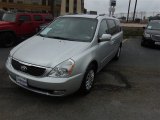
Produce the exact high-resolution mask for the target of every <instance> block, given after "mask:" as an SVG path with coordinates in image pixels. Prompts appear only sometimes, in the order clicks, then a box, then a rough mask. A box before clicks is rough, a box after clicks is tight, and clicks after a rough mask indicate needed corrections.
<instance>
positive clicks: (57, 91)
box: [53, 90, 65, 95]
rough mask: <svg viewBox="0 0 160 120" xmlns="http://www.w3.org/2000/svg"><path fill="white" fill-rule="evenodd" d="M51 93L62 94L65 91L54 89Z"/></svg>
mask: <svg viewBox="0 0 160 120" xmlns="http://www.w3.org/2000/svg"><path fill="white" fill-rule="evenodd" d="M53 93H54V94H55V95H63V94H64V93H65V90H55V91H54V92H53Z"/></svg>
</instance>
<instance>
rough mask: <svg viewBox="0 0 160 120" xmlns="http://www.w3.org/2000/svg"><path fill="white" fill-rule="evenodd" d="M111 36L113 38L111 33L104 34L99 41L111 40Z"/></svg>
mask: <svg viewBox="0 0 160 120" xmlns="http://www.w3.org/2000/svg"><path fill="white" fill-rule="evenodd" d="M111 38H112V36H111V34H103V35H102V36H101V37H100V38H99V42H104V41H110V40H111Z"/></svg>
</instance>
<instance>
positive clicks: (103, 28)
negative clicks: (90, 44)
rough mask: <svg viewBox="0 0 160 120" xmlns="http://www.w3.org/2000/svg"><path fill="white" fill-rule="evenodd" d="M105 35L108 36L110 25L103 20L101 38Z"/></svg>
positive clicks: (100, 29) (100, 31) (100, 30)
mask: <svg viewBox="0 0 160 120" xmlns="http://www.w3.org/2000/svg"><path fill="white" fill-rule="evenodd" d="M103 34H108V25H107V22H106V20H102V22H101V25H100V28H99V36H100V37H101V36H102V35H103Z"/></svg>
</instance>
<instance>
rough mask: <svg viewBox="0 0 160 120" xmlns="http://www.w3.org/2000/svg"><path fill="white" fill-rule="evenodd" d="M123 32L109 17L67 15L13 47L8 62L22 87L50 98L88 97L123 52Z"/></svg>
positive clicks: (11, 73)
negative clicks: (99, 77)
mask: <svg viewBox="0 0 160 120" xmlns="http://www.w3.org/2000/svg"><path fill="white" fill-rule="evenodd" d="M122 40H123V31H122V29H121V26H120V22H119V20H118V19H116V18H112V17H107V16H106V15H65V16H61V17H59V18H57V19H55V20H54V21H53V22H52V23H51V24H50V25H48V26H47V27H46V28H45V29H44V30H42V31H41V32H39V33H38V34H37V35H34V36H33V37H31V38H29V39H28V40H26V41H24V42H23V43H21V44H19V45H18V46H16V47H15V48H13V49H12V50H11V52H10V54H9V57H8V60H7V62H6V68H7V71H8V73H9V78H10V79H11V81H12V82H14V83H15V84H17V85H18V86H20V87H22V88H25V89H27V90H30V91H33V92H36V93H40V94H45V95H49V96H66V95H69V94H72V93H75V92H76V91H80V92H81V93H84V94H87V93H89V92H90V91H91V90H92V88H93V86H94V80H95V74H96V73H97V72H99V71H100V70H101V69H102V68H103V67H104V66H105V65H106V64H107V63H108V62H109V61H110V60H112V59H113V58H114V59H118V58H119V57H120V53H121V47H122Z"/></svg>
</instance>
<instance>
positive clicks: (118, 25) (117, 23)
mask: <svg viewBox="0 0 160 120" xmlns="http://www.w3.org/2000/svg"><path fill="white" fill-rule="evenodd" d="M115 22H116V29H117V30H116V31H117V32H120V31H121V30H122V29H121V26H120V21H119V20H115Z"/></svg>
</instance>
